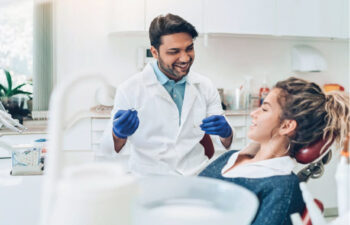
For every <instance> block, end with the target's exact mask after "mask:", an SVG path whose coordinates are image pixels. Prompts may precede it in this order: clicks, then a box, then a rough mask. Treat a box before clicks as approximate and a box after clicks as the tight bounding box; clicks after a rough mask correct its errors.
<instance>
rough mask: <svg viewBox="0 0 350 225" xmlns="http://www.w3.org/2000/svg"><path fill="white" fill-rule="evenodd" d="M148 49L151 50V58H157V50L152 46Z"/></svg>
mask: <svg viewBox="0 0 350 225" xmlns="http://www.w3.org/2000/svg"><path fill="white" fill-rule="evenodd" d="M150 50H151V53H152V55H153V58H155V59H158V50H157V49H156V48H155V47H153V46H151V49H150Z"/></svg>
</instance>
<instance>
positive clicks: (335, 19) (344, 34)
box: [319, 0, 349, 38]
mask: <svg viewBox="0 0 350 225" xmlns="http://www.w3.org/2000/svg"><path fill="white" fill-rule="evenodd" d="M319 3H320V24H321V26H320V33H321V36H322V37H335V38H348V37H349V36H348V30H349V17H348V16H349V15H348V13H349V11H348V10H349V5H348V4H349V0H320V1H319Z"/></svg>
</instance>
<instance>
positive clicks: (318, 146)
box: [295, 138, 333, 164]
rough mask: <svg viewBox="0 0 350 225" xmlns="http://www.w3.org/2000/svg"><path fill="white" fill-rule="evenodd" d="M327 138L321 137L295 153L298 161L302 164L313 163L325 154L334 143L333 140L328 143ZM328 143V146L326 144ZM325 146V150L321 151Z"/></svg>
mask: <svg viewBox="0 0 350 225" xmlns="http://www.w3.org/2000/svg"><path fill="white" fill-rule="evenodd" d="M326 142H327V139H323V138H321V139H320V140H318V141H315V142H314V143H312V144H310V145H309V146H307V147H305V148H302V149H300V150H299V151H298V152H297V153H296V154H295V159H296V160H297V162H299V163H301V164H307V163H312V162H314V161H315V160H317V159H318V158H320V157H321V156H323V155H325V154H326V153H327V152H328V151H329V147H330V146H331V144H332V143H333V141H331V142H330V143H328V144H327V145H326ZM325 145H326V146H325ZM323 146H325V148H324V151H323V152H321V150H322V149H323Z"/></svg>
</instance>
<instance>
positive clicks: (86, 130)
mask: <svg viewBox="0 0 350 225" xmlns="http://www.w3.org/2000/svg"><path fill="white" fill-rule="evenodd" d="M63 149H64V150H90V149H91V119H90V118H86V119H83V120H80V121H79V122H77V123H76V124H75V125H74V126H73V127H71V128H69V129H68V130H66V131H65V132H64V139H63Z"/></svg>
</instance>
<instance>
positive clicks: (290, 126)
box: [279, 120, 298, 136]
mask: <svg viewBox="0 0 350 225" xmlns="http://www.w3.org/2000/svg"><path fill="white" fill-rule="evenodd" d="M297 126H298V124H297V121H295V120H284V121H283V122H282V125H281V127H280V129H279V133H280V135H282V136H291V135H293V134H294V132H295V129H296V128H297Z"/></svg>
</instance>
